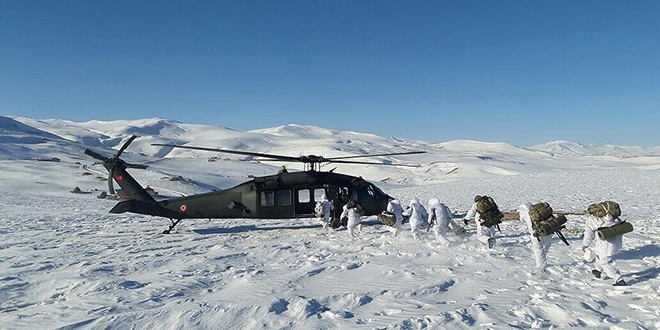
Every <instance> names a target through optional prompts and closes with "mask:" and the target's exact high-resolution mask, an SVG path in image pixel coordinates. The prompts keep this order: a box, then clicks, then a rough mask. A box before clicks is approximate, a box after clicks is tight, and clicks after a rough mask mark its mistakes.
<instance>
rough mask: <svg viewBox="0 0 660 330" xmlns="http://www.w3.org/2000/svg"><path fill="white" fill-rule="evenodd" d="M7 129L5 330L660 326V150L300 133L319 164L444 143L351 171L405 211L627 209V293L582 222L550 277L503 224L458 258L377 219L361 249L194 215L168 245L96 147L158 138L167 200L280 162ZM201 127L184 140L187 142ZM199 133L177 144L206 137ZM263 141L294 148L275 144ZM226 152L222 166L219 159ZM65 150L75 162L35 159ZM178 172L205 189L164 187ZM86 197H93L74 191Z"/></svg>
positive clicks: (306, 227)
mask: <svg viewBox="0 0 660 330" xmlns="http://www.w3.org/2000/svg"><path fill="white" fill-rule="evenodd" d="M3 118H5V117H3ZM7 120H8V121H9V122H10V123H12V125H14V126H11V125H9V127H13V129H12V130H9V129H8V128H7V126H5V128H4V129H5V130H4V131H1V132H0V133H1V134H2V135H0V155H2V157H0V159H2V160H0V208H2V210H3V211H2V213H0V237H1V239H0V328H7V329H34V328H46V329H53V328H64V329H71V328H120V329H123V328H138V329H147V328H149V329H153V328H170V329H171V328H196V329H199V328H209V329H254V328H267V329H271V328H275V329H281V328H286V329H288V328H294V329H317V328H351V329H352V328H367V329H372V328H377V329H420V328H429V329H434V328H440V329H442V328H447V329H460V328H492V329H510V328H551V327H552V328H558V329H563V328H568V327H578V328H608V329H609V328H613V329H656V328H660V279H659V278H658V274H659V273H660V245H659V238H660V235H659V234H660V229H659V226H660V203H659V202H658V201H660V190H659V189H658V188H657V187H658V186H660V171H659V169H660V158H658V157H655V156H654V155H649V153H648V152H649V150H645V151H644V153H643V154H641V155H639V157H637V156H629V155H626V157H617V156H613V155H611V154H607V155H605V154H603V155H598V154H579V155H578V154H570V153H568V154H566V155H558V154H557V153H556V150H555V151H554V152H552V153H550V152H546V151H543V150H538V149H525V148H517V147H513V146H509V145H493V144H482V143H478V142H474V141H454V142H448V143H443V144H440V145H438V144H435V145H429V144H424V143H421V142H415V141H408V142H406V141H403V142H392V141H399V140H398V139H395V138H381V137H375V136H371V135H366V134H365V135H360V134H359V133H345V132H334V133H333V132H328V131H324V132H323V136H324V138H323V140H322V142H320V143H319V144H316V145H315V144H314V139H315V136H313V135H310V134H309V133H308V131H309V130H311V131H312V132H313V131H314V129H313V128H309V127H302V128H301V127H297V131H296V132H295V134H294V133H291V131H288V133H287V136H286V139H288V140H287V141H289V142H291V143H298V144H299V145H300V146H303V145H304V146H306V147H305V148H307V150H311V152H309V151H308V153H314V152H316V154H321V153H325V152H329V151H330V149H332V150H335V151H337V152H339V151H340V150H338V149H344V150H349V151H350V152H358V153H359V152H368V153H378V152H390V151H398V149H401V148H402V145H403V147H405V148H411V149H413V148H426V149H424V150H428V151H429V153H427V154H424V155H419V156H410V157H406V158H404V157H401V158H400V159H395V160H397V161H401V162H412V163H419V164H421V165H422V166H421V167H420V168H412V169H401V168H397V169H390V168H389V167H386V168H385V169H381V168H379V167H377V166H373V167H355V170H353V169H354V167H341V168H338V171H340V169H341V171H340V172H343V173H350V174H355V172H363V173H365V175H364V176H365V178H368V179H371V180H372V181H375V182H376V183H377V184H378V185H379V186H380V187H381V188H383V189H384V190H385V191H386V192H388V193H389V194H391V195H393V196H395V197H398V198H400V199H401V200H402V202H404V203H407V201H409V200H410V199H411V198H413V197H419V198H420V199H421V200H424V201H426V200H428V199H429V198H431V197H437V198H439V199H440V200H441V201H443V202H445V203H446V204H447V205H448V206H449V207H450V208H451V209H452V210H453V211H456V212H457V213H461V212H465V211H466V210H467V209H468V207H469V206H470V204H471V201H472V197H473V196H474V195H476V194H488V195H490V196H493V197H494V198H495V200H496V201H497V202H498V203H499V205H500V207H501V208H502V209H503V210H514V209H516V208H517V206H518V205H519V204H521V203H523V202H527V201H530V202H538V201H547V202H549V203H550V204H551V205H552V206H553V208H554V209H555V210H558V211H571V212H576V213H579V212H582V211H584V209H585V208H586V206H587V205H588V204H590V203H593V202H597V201H600V200H604V199H611V200H616V201H618V202H619V203H620V204H621V207H622V210H623V217H624V218H625V219H626V220H628V221H630V222H631V223H632V224H633V225H634V227H635V230H634V232H632V233H630V234H626V235H625V238H624V248H623V251H622V252H621V253H620V254H619V259H618V261H617V265H618V267H619V268H620V270H621V272H622V274H623V276H624V278H625V279H626V281H627V282H628V284H629V286H627V287H613V286H612V285H611V284H612V282H613V281H612V280H611V279H595V278H594V277H593V276H592V275H591V274H590V270H591V269H592V265H591V264H589V263H587V262H586V261H584V260H583V258H582V252H581V249H580V247H581V240H580V235H581V228H582V225H583V223H584V219H585V216H584V215H569V222H568V224H567V227H568V228H567V229H566V230H565V234H566V235H567V238H568V239H569V243H570V244H571V245H570V246H565V245H564V244H563V243H562V242H561V241H559V239H556V240H555V243H554V244H553V246H552V247H551V249H550V253H549V263H550V265H551V266H550V267H549V269H548V272H546V273H538V272H537V271H536V270H535V268H534V266H533V259H532V255H531V251H530V238H529V235H528V234H526V232H525V226H524V224H523V223H521V222H518V221H510V222H506V223H504V224H503V226H502V233H501V234H498V241H497V245H496V246H495V248H494V249H492V250H486V249H484V248H483V247H482V246H481V245H479V244H477V242H475V240H474V226H470V227H468V234H467V235H466V236H465V237H457V236H453V235H452V236H449V238H450V240H452V241H453V242H454V244H453V245H452V246H450V247H443V246H439V245H437V244H436V243H435V242H433V240H432V237H431V236H426V237H425V238H424V240H423V241H422V242H419V241H415V240H413V239H412V237H411V236H410V235H409V232H408V231H404V232H403V233H402V235H401V236H400V237H398V238H395V237H393V236H392V234H391V233H390V232H389V231H387V230H385V228H384V227H383V226H382V225H380V224H379V223H378V222H377V221H375V220H373V219H365V220H366V222H367V223H368V224H369V225H368V226H366V227H365V228H364V230H363V232H362V233H361V234H360V235H359V236H358V237H356V238H351V237H349V235H348V233H347V232H346V230H336V231H335V230H323V229H322V228H321V227H320V226H319V225H318V223H317V222H316V221H314V220H313V219H283V220H246V219H214V220H184V221H183V222H182V223H181V224H179V225H178V226H177V227H176V229H175V230H174V232H173V233H172V234H170V235H163V234H161V233H160V232H161V231H162V230H163V229H165V228H166V227H167V225H168V224H169V221H168V220H167V219H162V218H154V217H149V216H142V215H134V214H127V213H126V214H121V215H116V214H109V213H108V210H109V209H110V208H111V207H112V206H113V205H114V204H115V201H112V200H106V199H97V198H96V195H97V194H98V192H100V191H101V190H105V189H106V188H107V183H106V182H105V181H103V178H104V173H105V172H103V169H102V168H101V167H99V166H93V167H92V168H93V169H94V171H92V172H90V171H87V170H84V169H83V165H88V166H89V165H90V164H91V163H92V162H93V161H94V159H92V158H89V157H86V156H85V155H83V154H82V152H81V151H82V150H84V148H85V147H94V148H96V149H97V150H98V151H100V152H105V153H108V154H109V153H110V152H112V151H111V149H110V148H116V147H117V145H119V144H120V142H121V140H122V138H125V136H123V137H122V135H124V134H125V133H126V132H127V131H130V130H139V131H142V132H147V131H148V133H151V134H152V135H150V136H149V137H144V138H139V139H138V140H136V141H135V142H134V145H131V147H129V149H128V150H127V152H126V153H125V157H126V158H127V160H130V161H140V162H148V163H149V164H150V165H152V166H151V167H150V168H149V169H147V170H132V171H131V172H132V173H134V175H135V176H136V178H138V180H139V181H140V182H141V183H142V184H143V185H145V186H146V185H150V186H152V187H156V189H157V190H159V191H161V192H166V193H167V194H176V193H185V194H190V193H196V192H201V191H208V190H211V189H214V188H215V187H220V188H224V187H228V186H231V185H233V184H236V183H239V182H242V181H245V180H246V179H247V176H248V175H264V174H270V173H272V172H269V171H273V170H276V167H275V166H271V165H266V164H262V163H253V162H240V161H236V160H222V159H223V158H224V157H225V156H226V155H220V154H218V155H213V154H208V153H206V154H201V153H199V154H193V153H191V152H183V151H180V152H178V153H177V154H167V157H166V159H161V157H159V156H165V155H163V154H158V153H159V152H161V151H162V150H156V149H155V148H154V149H150V148H152V147H151V146H149V143H152V142H157V141H161V142H162V141H174V139H172V138H171V136H167V137H162V136H159V135H157V133H158V132H155V131H153V130H146V129H145V128H144V127H140V126H139V125H138V124H137V123H135V122H128V123H124V124H122V125H124V126H122V125H118V124H117V123H115V124H114V125H111V124H108V123H101V122H98V123H87V124H86V125H87V126H88V127H87V128H86V130H84V131H85V132H94V133H89V134H88V135H87V138H84V139H83V138H82V136H83V135H84V134H82V133H81V132H83V130H81V129H80V126H78V125H77V124H76V123H69V124H67V125H63V124H61V123H62V121H57V122H56V123H59V124H58V125H59V126H58V125H53V124H52V123H49V122H47V121H37V120H32V119H22V121H21V122H27V123H31V124H30V125H29V127H30V128H31V129H32V128H34V129H38V130H39V132H37V133H38V134H37V133H35V132H34V131H30V130H29V129H26V128H25V127H22V126H21V127H18V126H17V125H15V123H14V122H13V119H7ZM36 122H41V123H42V125H41V126H38V125H36V124H34V123H36ZM0 124H2V121H0ZM149 125H151V124H149ZM35 127H36V128H35ZM106 127H111V128H112V130H113V131H112V132H109V131H108V130H109V129H106ZM136 127H137V128H136ZM150 127H151V126H150ZM180 127H184V128H185V125H183V126H180ZM138 128H139V129H138ZM184 128H178V129H175V128H172V127H170V128H169V129H168V130H169V132H173V131H176V132H179V133H178V134H179V136H185V134H181V133H180V132H181V131H183V130H185V129H184ZM186 129H187V128H186ZM197 129H198V130H199V129H200V128H199V127H198V128H197ZM305 129H306V130H305ZM282 130H283V129H282V128H279V129H270V130H263V132H250V133H243V132H235V131H231V130H227V132H231V134H236V135H237V136H243V135H244V134H247V135H251V136H253V140H247V141H252V142H250V143H247V144H246V146H248V147H252V146H254V145H257V146H259V147H262V148H271V149H272V150H271V149H268V150H257V151H259V152H266V151H269V152H276V153H278V154H290V153H289V152H285V151H286V150H284V149H281V148H285V147H286V145H285V144H281V145H280V143H282V142H281V141H282V140H277V139H276V137H277V135H273V134H276V133H277V134H282ZM64 131H66V132H68V133H67V134H64V133H63V132H64ZM301 131H302V133H301ZM41 132H47V133H48V134H54V135H56V136H59V137H62V138H63V140H62V141H59V140H58V141H55V139H54V138H53V137H52V136H50V135H44V133H41ZM154 132H155V133H154ZM187 134H188V136H186V137H185V139H184V138H181V140H180V141H175V142H178V143H189V142H190V143H191V144H194V143H193V142H195V139H194V138H195V136H194V134H192V133H190V131H189V132H188V133H187ZM205 134H206V133H205ZM261 134H270V135H267V137H269V139H271V141H275V140H277V141H275V144H273V145H271V144H269V142H268V141H265V140H264V136H263V135H261ZM296 134H302V135H296ZM206 135H207V136H212V134H206ZM349 135H350V136H351V137H350V138H347V136H349ZM99 136H103V137H104V138H103V139H99ZM298 136H303V137H301V138H298ZM330 136H335V137H334V138H333V137H330ZM337 136H339V137H337ZM327 139H337V141H335V142H333V143H332V144H330V143H328V140H327ZM347 140H350V141H347ZM67 141H70V142H71V143H69V142H67ZM90 141H96V142H94V143H92V142H90ZM104 141H105V142H104ZM109 141H112V142H109ZM254 141H265V142H258V143H257V142H254ZM388 141H389V142H388ZM216 142H217V141H216ZM216 142H213V141H212V140H210V138H209V139H208V140H207V143H208V144H206V145H204V146H211V147H222V148H231V147H228V146H227V145H225V144H222V143H219V142H218V143H216ZM213 143H215V145H209V144H213ZM387 143H390V144H389V145H387ZM278 145H279V147H278ZM356 145H357V146H359V147H355V146H356ZM328 146H330V147H328ZM239 147H240V146H239ZM278 148H280V149H278ZM599 148H602V147H599ZM358 150H359V151H358ZM630 150H634V149H630ZM10 151H11V152H12V154H8V153H9V152H10ZM601 151H602V150H601V149H599V152H601ZM138 152H142V153H143V154H142V155H140V154H138ZM342 152H348V151H342ZM571 152H573V153H574V152H575V150H573V151H571ZM212 156H217V157H219V158H220V160H218V161H216V162H207V161H206V159H207V158H209V157H212ZM326 156H327V155H326ZM51 157H58V158H60V159H61V162H43V161H35V160H34V159H36V158H51ZM231 159H235V157H232V158H231ZM76 162H77V163H76ZM434 162H436V163H434ZM449 163H451V164H449ZM277 165H279V164H277ZM292 166H293V165H292ZM331 166H332V165H331ZM456 167H457V168H459V170H453V168H456ZM330 168H332V167H330ZM495 169H498V170H497V171H496V170H495ZM452 170H453V172H452ZM95 171H98V173H96V172H95ZM89 173H91V175H88V174H89ZM168 175H182V176H183V177H185V178H189V179H190V180H185V181H166V180H162V179H161V178H162V177H164V176H168ZM383 178H390V179H389V180H384V182H379V181H380V179H383ZM76 186H78V187H80V188H81V189H82V190H83V192H89V193H87V194H72V193H70V192H69V191H70V190H72V189H73V188H74V187H76ZM407 229H409V227H408V226H404V230H407Z"/></svg>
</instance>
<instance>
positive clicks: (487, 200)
mask: <svg viewBox="0 0 660 330" xmlns="http://www.w3.org/2000/svg"><path fill="white" fill-rule="evenodd" d="M477 212H479V218H480V219H481V225H482V226H485V227H492V226H498V228H497V229H498V230H499V224H500V223H502V219H503V218H504V214H502V212H500V209H499V208H498V207H497V204H496V203H495V201H494V200H493V199H492V198H491V197H489V196H482V197H481V198H480V199H479V200H478V201H477Z"/></svg>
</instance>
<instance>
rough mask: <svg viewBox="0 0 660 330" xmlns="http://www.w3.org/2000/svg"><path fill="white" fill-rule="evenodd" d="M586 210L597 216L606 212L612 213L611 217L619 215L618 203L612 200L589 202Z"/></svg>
mask: <svg viewBox="0 0 660 330" xmlns="http://www.w3.org/2000/svg"><path fill="white" fill-rule="evenodd" d="M587 212H589V214H591V215H593V216H595V217H597V218H602V217H604V216H606V215H607V214H610V215H612V217H613V218H618V217H620V216H621V208H620V207H619V203H617V202H614V201H604V202H600V203H594V204H591V205H589V207H587Z"/></svg>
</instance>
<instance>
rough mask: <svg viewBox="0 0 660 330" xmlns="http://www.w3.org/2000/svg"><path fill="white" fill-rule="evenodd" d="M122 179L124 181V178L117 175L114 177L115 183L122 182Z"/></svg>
mask: <svg viewBox="0 0 660 330" xmlns="http://www.w3.org/2000/svg"><path fill="white" fill-rule="evenodd" d="M123 179H124V177H123V176H121V174H117V175H115V180H117V182H119V181H121V180H123Z"/></svg>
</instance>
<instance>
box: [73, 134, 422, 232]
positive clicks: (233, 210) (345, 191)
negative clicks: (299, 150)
mask: <svg viewBox="0 0 660 330" xmlns="http://www.w3.org/2000/svg"><path fill="white" fill-rule="evenodd" d="M136 137H137V136H136V135H133V136H131V137H130V138H129V139H128V140H127V141H126V142H125V143H124V144H123V145H122V146H121V148H120V149H119V151H118V152H117V153H116V154H115V155H114V156H112V157H105V156H103V155H101V154H99V153H97V152H95V151H93V150H90V149H86V150H85V154H87V155H89V156H91V157H94V158H96V159H98V160H101V161H102V162H103V166H104V167H105V168H106V169H107V170H108V190H109V192H110V193H111V194H112V193H114V187H113V181H116V182H117V184H119V186H121V188H122V190H123V191H122V192H123V194H124V199H125V200H122V201H120V202H119V203H117V205H115V206H114V207H113V208H112V209H111V210H110V213H125V212H131V213H138V214H146V215H153V216H159V217H164V218H168V219H170V221H171V224H170V226H169V228H168V229H166V230H164V231H163V233H164V234H169V233H170V232H171V231H172V229H173V228H174V227H175V226H176V225H177V224H178V223H179V222H180V221H181V220H183V219H211V218H255V219H288V218H311V217H316V214H315V212H314V207H315V204H316V201H318V200H319V199H320V197H321V196H322V195H323V194H325V195H326V197H327V198H328V199H329V200H330V201H331V202H332V203H333V204H334V205H335V214H334V216H333V222H332V224H331V226H332V227H333V228H337V227H339V226H340V225H341V222H340V221H339V219H338V216H339V214H340V213H341V207H342V206H343V205H344V204H345V203H346V202H348V199H352V200H353V201H355V202H357V203H358V204H359V205H360V206H361V207H362V209H363V211H364V215H365V216H371V215H378V214H380V213H381V212H382V211H384V210H385V209H386V206H387V202H388V201H389V200H390V199H391V198H392V197H390V196H389V195H387V194H386V193H384V192H383V191H382V190H381V189H380V188H378V187H377V186H376V185H374V184H373V183H371V182H368V181H366V180H364V179H363V178H362V177H355V176H351V175H346V174H340V173H334V172H333V170H334V169H333V170H331V171H327V172H322V171H321V170H320V169H321V164H323V163H342V164H369V165H392V166H411V167H418V165H414V164H391V163H377V162H365V161H354V160H350V159H353V158H359V157H377V156H391V155H411V154H421V153H425V151H408V152H398V153H383V154H373V155H358V156H345V157H333V158H325V157H323V156H316V155H308V156H300V157H292V156H282V155H274V154H266V153H257V152H246V151H237V150H227V149H216V148H206V147H194V146H182V145H174V144H157V143H154V144H152V145H154V146H164V147H172V148H183V149H193V150H203V151H212V152H221V153H230V154H237V155H245V156H253V157H260V158H263V160H270V161H284V162H302V163H304V164H305V168H306V169H305V171H301V172H288V171H280V173H278V174H274V175H268V176H261V177H254V178H253V179H252V180H250V181H247V182H244V183H241V184H239V185H237V186H235V187H232V188H229V189H226V190H221V191H213V192H208V193H202V194H195V195H190V196H184V197H176V198H171V199H166V200H160V201H157V200H155V199H154V198H153V197H152V196H151V195H150V194H149V193H148V192H147V191H146V190H145V189H144V188H143V187H142V186H141V185H140V184H139V183H138V182H137V181H136V180H135V178H133V177H132V176H131V175H130V174H129V173H128V172H127V171H126V169H127V168H145V167H146V166H144V165H139V164H131V163H127V162H125V161H123V160H122V159H121V158H119V157H120V156H121V154H122V153H123V152H124V150H126V148H128V146H129V145H130V144H131V142H133V140H135V138H136Z"/></svg>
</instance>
